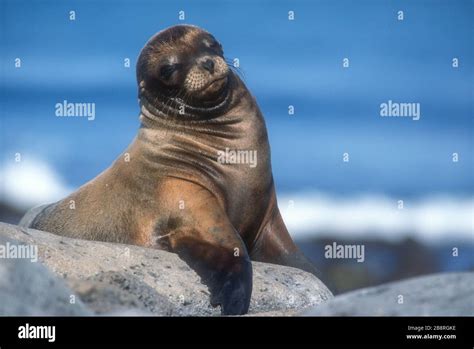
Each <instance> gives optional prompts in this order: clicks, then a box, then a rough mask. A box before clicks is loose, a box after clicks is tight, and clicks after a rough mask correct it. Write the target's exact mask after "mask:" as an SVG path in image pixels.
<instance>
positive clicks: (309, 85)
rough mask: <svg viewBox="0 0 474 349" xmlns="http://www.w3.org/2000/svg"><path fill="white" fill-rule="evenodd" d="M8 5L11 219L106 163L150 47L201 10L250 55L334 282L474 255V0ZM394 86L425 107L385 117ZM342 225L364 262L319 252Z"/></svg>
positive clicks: (255, 81) (255, 87)
mask: <svg viewBox="0 0 474 349" xmlns="http://www.w3.org/2000/svg"><path fill="white" fill-rule="evenodd" d="M0 6H1V7H0V13H1V14H0V19H1V33H0V35H1V36H0V55H1V56H0V64H1V84H2V86H1V90H2V93H1V94H0V101H1V121H0V122H1V124H0V127H1V128H0V137H1V138H0V146H1V154H0V156H1V159H0V163H1V167H0V220H2V221H7V222H12V223H15V222H16V221H17V220H18V218H19V217H20V216H21V214H22V213H23V212H24V211H25V210H26V209H27V208H28V207H31V206H33V205H36V204H38V203H43V202H50V201H54V200H56V199H59V198H61V197H63V196H64V195H66V194H67V193H68V192H70V191H72V190H74V189H76V188H77V187H79V186H80V185H82V184H83V183H85V182H86V181H88V180H90V179H92V178H93V177H95V176H96V175H97V174H98V173H100V172H101V171H103V170H104V169H105V168H107V167H108V166H109V165H110V164H111V162H112V161H113V160H114V159H115V158H116V157H117V156H118V155H119V154H120V153H121V152H122V151H123V150H124V149H125V147H126V146H127V145H128V144H129V143H130V142H131V140H132V139H133V137H134V136H135V134H136V132H137V128H138V126H139V124H138V104H137V88H136V81H135V67H134V65H135V63H136V58H137V56H138V54H139V52H140V49H141V48H142V46H143V45H144V44H145V42H146V41H147V40H148V38H149V37H150V36H152V35H153V34H154V33H155V32H157V31H159V30H161V29H164V28H166V27H168V26H170V25H174V24H179V23H189V24H195V25H198V26H201V27H203V28H205V29H207V30H208V31H210V32H211V33H213V34H214V35H215V36H216V38H217V39H218V40H220V41H221V43H222V44H223V46H224V51H225V55H226V57H227V58H229V59H231V60H232V59H234V58H238V59H239V62H240V70H241V71H242V74H243V76H244V80H245V82H246V84H247V86H248V88H249V89H250V90H251V91H252V93H253V94H254V95H255V96H256V98H257V101H258V103H259V105H260V107H261V109H262V112H263V114H264V115H265V118H266V121H267V127H268V132H269V137H270V143H271V147H272V164H273V172H274V177H275V182H276V186H277V192H278V195H279V203H280V207H281V210H282V212H283V215H284V218H285V221H286V223H287V225H288V227H289V230H290V231H291V233H292V235H293V236H294V238H295V239H296V240H297V241H298V243H299V245H300V246H301V247H302V248H303V250H304V251H305V253H307V254H308V255H309V256H310V257H311V258H312V259H313V260H314V261H315V262H316V264H317V265H318V266H319V268H320V269H321V271H322V274H323V276H322V277H323V279H324V280H325V281H326V282H328V283H329V284H330V286H332V288H333V290H334V291H335V292H336V293H337V292H342V291H345V290H349V289H354V288H358V287H363V286H367V285H372V284H378V283H381V282H385V281H389V280H394V279H400V278H405V277H409V276H414V275H419V274H426V273H431V272H437V271H449V270H473V269H474V237H473V211H474V199H473V193H474V181H473V171H474V156H473V142H474V141H473V130H474V128H473V126H474V125H473V111H474V110H473V81H474V80H473V68H472V63H473V62H474V60H473V48H474V45H473V44H474V43H473V30H474V28H473V25H472V20H473V17H474V2H473V1H470V0H465V1H463V0H456V1H438V0H431V1H420V0H417V1H412V0H410V1H396V2H395V1H379V0H373V1H365V0H364V1H357V2H355V1H348V0H347V1H346V0H335V1H334V0H333V1H261V2H257V1H235V0H233V1H199V2H198V1H191V0H189V1H176V0H173V1H141V0H140V1H120V0H119V1H104V0H101V1H86V0H81V1H74V0H70V1H67V2H66V1H49V0H46V1H34V0H29V1H23V0H14V1H13V0H2V2H1V5H0ZM399 10H402V11H403V12H404V20H403V21H399V20H398V19H397V12H398V11H399ZM70 11H75V16H76V18H75V20H74V21H71V20H70V19H69V16H70ZM179 11H184V14H185V20H184V21H180V20H179V19H178V14H179ZM288 11H294V13H295V20H293V21H289V20H288ZM16 58H20V59H21V67H19V68H18V67H15V59H16ZM127 58H128V59H130V62H131V66H130V67H126V66H125V65H124V62H125V60H126V59H127ZM344 58H348V59H349V67H348V68H344V67H343V59H344ZM453 58H457V59H458V62H459V66H458V67H457V68H454V67H453V66H452V62H453ZM64 100H67V101H69V102H86V103H92V102H93V103H96V118H95V120H93V121H87V119H85V118H59V117H57V116H55V104H56V103H62V102H63V101H64ZM388 100H393V101H396V102H415V103H420V105H421V118H420V120H418V121H414V120H412V119H410V118H382V117H380V114H379V113H380V104H381V103H384V102H387V101H388ZM289 105H293V106H294V110H295V114H294V115H288V106H289ZM344 153H348V154H349V162H344V161H343V154H344ZM453 153H457V154H458V157H459V160H458V161H457V162H453ZM18 154H21V162H16V161H15V156H17V155H18ZM399 200H403V206H404V207H403V209H399ZM334 241H337V242H339V243H357V244H364V245H365V248H366V250H365V253H366V258H365V261H364V263H357V262H356V261H354V260H331V259H327V258H324V247H325V246H326V245H327V244H332V242H334ZM453 248H457V249H458V255H457V256H453Z"/></svg>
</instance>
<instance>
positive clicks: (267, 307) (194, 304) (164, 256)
mask: <svg viewBox="0 0 474 349" xmlns="http://www.w3.org/2000/svg"><path fill="white" fill-rule="evenodd" d="M0 236H3V237H5V238H8V239H10V240H12V241H18V242H21V243H24V244H28V245H33V246H37V248H38V258H39V261H40V262H41V264H43V265H44V266H46V268H47V269H49V270H50V271H52V272H53V273H54V274H55V275H57V277H59V278H60V279H62V280H58V282H60V281H64V283H65V284H66V285H67V286H68V287H69V288H70V289H72V290H73V291H74V292H75V293H76V294H77V295H78V296H79V298H80V300H81V302H83V303H84V304H85V305H86V306H87V307H88V308H89V309H90V310H91V311H92V312H93V313H94V314H114V315H120V314H124V315H131V314H136V315H144V314H148V315H169V316H180V315H185V316H209V315H210V316H213V315H219V314H220V309H219V308H218V307H217V308H213V307H211V306H210V304H209V291H208V288H207V287H206V286H205V285H204V284H202V283H201V280H200V278H199V276H198V275H197V274H196V273H195V272H194V271H193V270H192V269H191V268H190V267H189V266H188V265H187V264H186V263H185V262H184V261H182V260H181V259H180V258H179V257H178V255H176V254H174V253H169V252H166V251H160V250H156V249H149V248H143V247H139V246H132V245H123V244H118V243H106V242H98V241H86V240H78V239H71V238H66V237H62V236H58V235H55V234H51V233H47V232H42V231H38V230H34V229H27V228H23V227H18V226H14V225H9V224H3V223H0ZM3 263H5V262H4V261H2V260H0V264H3ZM28 263H30V262H28ZM30 264H31V263H30ZM253 275H254V276H253V278H254V284H253V293H252V300H251V305H250V310H249V314H257V315H264V314H268V315H287V314H288V315H291V314H295V313H297V312H298V311H301V310H302V309H304V308H305V307H308V306H315V305H317V304H320V303H323V302H325V301H327V300H328V299H330V298H332V294H331V292H330V291H329V290H328V289H327V288H326V286H325V285H324V284H323V283H322V282H321V281H320V280H319V279H318V278H316V277H315V276H313V275H312V274H309V273H306V272H304V271H302V270H299V269H295V268H290V267H284V266H279V265H274V264H266V263H259V262H253ZM17 282H21V281H17ZM8 297H9V298H12V300H13V299H14V298H15V297H16V296H15V294H8ZM21 297H22V295H21V294H19V295H18V297H17V299H14V300H15V301H21V300H22V299H21ZM2 298H3V295H2ZM33 303H34V302H33ZM33 303H32V304H33ZM26 304H29V303H28V302H27V303H26ZM0 315H2V313H1V312H0Z"/></svg>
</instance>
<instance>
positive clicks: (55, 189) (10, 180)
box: [0, 159, 72, 209]
mask: <svg viewBox="0 0 474 349" xmlns="http://www.w3.org/2000/svg"><path fill="white" fill-rule="evenodd" d="M71 191H72V188H69V187H68V186H67V185H66V184H65V183H64V181H63V180H62V179H61V178H60V176H59V175H58V174H57V173H56V172H55V171H54V170H53V169H52V168H51V167H50V166H48V165H47V164H46V163H45V162H43V161H39V160H30V159H29V160H22V161H20V162H11V163H4V164H2V166H1V167H0V200H1V201H4V202H5V203H7V204H9V205H11V206H13V207H17V208H20V209H26V208H30V207H32V206H36V205H39V204H43V203H50V202H54V201H57V200H59V199H61V198H63V197H65V196H66V195H67V194H69V193H70V192H71Z"/></svg>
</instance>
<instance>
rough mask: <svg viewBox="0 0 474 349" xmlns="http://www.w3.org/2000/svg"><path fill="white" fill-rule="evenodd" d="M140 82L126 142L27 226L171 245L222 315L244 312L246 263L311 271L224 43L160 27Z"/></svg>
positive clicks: (250, 101)
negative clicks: (135, 122)
mask: <svg viewBox="0 0 474 349" xmlns="http://www.w3.org/2000/svg"><path fill="white" fill-rule="evenodd" d="M137 80H138V90H139V91H138V96H139V102H140V108H141V112H140V122H141V126H140V128H139V131H138V135H137V136H136V138H135V139H134V141H133V142H132V143H131V145H130V146H129V147H128V148H127V149H126V151H125V152H124V153H123V154H122V155H121V156H120V157H119V158H118V159H117V160H116V161H115V162H114V163H113V164H112V165H111V166H110V167H109V168H108V169H107V170H105V171H104V172H103V173H101V174H100V175H99V176H98V177H96V178H94V179H93V180H92V181H90V182H88V183H87V184H85V185H84V186H82V187H80V188H79V189H78V190H77V191H76V192H74V193H72V194H71V195H69V196H68V197H66V198H65V199H63V200H61V201H59V202H56V203H54V204H51V205H48V206H46V207H45V208H43V209H41V210H40V212H39V213H38V214H37V215H36V216H35V218H34V219H33V220H32V221H29V222H23V225H27V226H29V227H32V228H35V229H40V230H45V231H49V232H53V233H56V234H60V235H64V236H69V237H73V238H81V239H91V240H101V241H110V242H120V243H127V244H136V245H141V246H146V247H152V248H158V249H165V250H168V251H171V252H175V253H177V254H178V255H179V256H180V257H181V258H182V259H184V260H185V261H186V262H187V263H188V264H189V265H190V266H191V267H193V268H194V269H195V270H196V271H197V272H198V273H199V275H200V276H201V277H202V280H203V281H204V282H205V283H206V284H207V285H208V286H209V288H210V291H211V304H212V305H214V306H217V305H221V312H222V314H245V313H246V312H247V311H248V308H249V304H250V296H251V293H252V266H251V259H252V260H256V261H263V262H268V263H276V264H282V265H287V266H292V267H296V268H300V269H303V270H306V271H309V272H312V273H316V271H315V268H314V267H313V266H312V264H311V263H310V262H309V261H308V260H307V259H306V258H305V257H304V256H303V254H302V253H301V252H300V251H299V250H298V248H297V247H296V246H295V244H294V243H293V241H292V239H291V237H290V235H289V234H288V231H287V229H286V227H285V224H284V223H283V220H282V217H281V215H280V212H279V210H278V206H277V200H276V196H275V188H274V183H273V176H272V170H271V163H270V147H269V143H268V137H267V131H266V126H265V122H264V119H263V116H262V114H261V112H260V109H259V107H258V106H257V103H256V101H255V98H254V97H253V96H252V95H251V94H250V92H249V91H248V90H247V88H246V86H245V85H244V83H243V82H242V81H241V79H240V78H239V76H238V75H237V74H236V73H235V72H234V71H233V69H232V68H230V67H229V66H228V65H227V63H226V61H225V59H224V53H223V50H222V46H221V44H220V43H219V42H218V41H217V40H216V39H215V38H214V37H213V36H212V35H211V34H210V33H208V32H206V31H204V30H202V29H200V28H198V27H195V26H190V25H179V26H174V27H171V28H168V29H166V30H163V31H161V32H159V33H158V34H156V35H155V36H153V37H152V38H151V39H150V40H149V41H148V42H147V44H146V45H145V47H144V48H143V49H142V51H141V53H140V56H139V58H138V62H137ZM246 154H247V155H248V156H246ZM249 154H250V155H249ZM252 155H253V160H255V161H253V162H252V163H249V161H248V159H249V158H250V156H252Z"/></svg>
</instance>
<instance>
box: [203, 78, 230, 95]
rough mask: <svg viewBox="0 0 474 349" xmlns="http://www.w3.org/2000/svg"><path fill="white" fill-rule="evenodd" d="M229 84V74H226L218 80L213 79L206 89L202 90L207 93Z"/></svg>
mask: <svg viewBox="0 0 474 349" xmlns="http://www.w3.org/2000/svg"><path fill="white" fill-rule="evenodd" d="M226 82H227V74H224V75H222V76H220V77H218V78H215V79H212V80H211V81H209V82H208V83H207V84H206V85H204V87H203V88H202V89H201V91H202V92H205V91H206V90H215V89H219V88H220V87H222V85H224V84H225V83H226Z"/></svg>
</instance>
